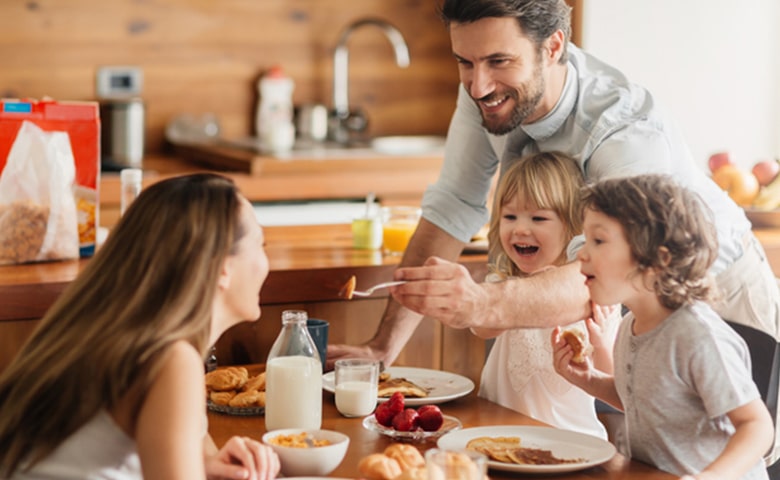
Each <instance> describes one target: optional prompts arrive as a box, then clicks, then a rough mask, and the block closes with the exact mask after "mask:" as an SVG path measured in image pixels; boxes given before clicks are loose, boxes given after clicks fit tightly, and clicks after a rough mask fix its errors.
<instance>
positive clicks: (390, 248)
mask: <svg viewBox="0 0 780 480" xmlns="http://www.w3.org/2000/svg"><path fill="white" fill-rule="evenodd" d="M420 213H421V211H420V209H419V208H417V207H407V206H391V207H383V208H382V250H384V252H385V253H386V254H388V255H403V253H404V250H406V246H407V245H409V239H411V238H412V234H413V233H414V230H415V229H416V228H417V222H418V221H419V220H420Z"/></svg>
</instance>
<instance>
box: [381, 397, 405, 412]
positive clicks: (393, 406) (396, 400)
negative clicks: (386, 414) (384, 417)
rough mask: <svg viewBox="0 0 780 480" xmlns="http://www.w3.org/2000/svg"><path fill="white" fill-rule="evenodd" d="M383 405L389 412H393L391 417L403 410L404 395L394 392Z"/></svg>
mask: <svg viewBox="0 0 780 480" xmlns="http://www.w3.org/2000/svg"><path fill="white" fill-rule="evenodd" d="M385 405H387V406H388V407H389V408H390V411H391V412H393V415H395V414H397V413H400V412H402V411H403V410H404V394H403V393H401V392H395V393H394V394H393V395H392V396H391V397H390V399H389V400H388V401H387V402H385Z"/></svg>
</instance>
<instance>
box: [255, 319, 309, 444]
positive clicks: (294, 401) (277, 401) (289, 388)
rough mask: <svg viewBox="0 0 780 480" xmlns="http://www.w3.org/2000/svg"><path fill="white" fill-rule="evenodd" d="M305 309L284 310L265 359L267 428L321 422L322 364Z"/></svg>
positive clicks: (294, 426) (306, 426) (303, 426)
mask: <svg viewBox="0 0 780 480" xmlns="http://www.w3.org/2000/svg"><path fill="white" fill-rule="evenodd" d="M307 318H308V316H307V314H306V312H305V311H303V310H285V311H283V312H282V331H281V332H279V336H278V337H277V338H276V341H274V344H273V346H272V347H271V351H270V352H269V353H268V360H267V361H266V376H265V379H266V394H265V395H266V396H265V427H266V430H268V431H271V430H278V429H281V428H305V429H311V430H317V429H319V428H320V425H321V424H322V364H321V363H320V355H319V353H318V352H317V347H316V346H315V344H314V340H312V338H311V335H310V334H309V331H308V329H307V328H306V320H307Z"/></svg>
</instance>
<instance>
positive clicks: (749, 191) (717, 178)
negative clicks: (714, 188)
mask: <svg viewBox="0 0 780 480" xmlns="http://www.w3.org/2000/svg"><path fill="white" fill-rule="evenodd" d="M712 180H713V181H714V182H715V183H717V184H718V186H719V187H720V188H722V189H723V190H725V191H726V193H728V195H729V197H731V199H732V200H734V202H735V203H736V204H737V205H740V206H743V207H746V206H749V205H750V204H752V203H753V200H754V199H755V198H756V196H757V195H758V189H759V185H758V179H757V178H756V176H755V175H753V174H752V173H750V172H748V171H746V170H743V169H741V168H739V167H737V166H736V165H734V164H726V165H722V166H721V167H720V168H718V169H717V170H715V171H714V172H713V173H712Z"/></svg>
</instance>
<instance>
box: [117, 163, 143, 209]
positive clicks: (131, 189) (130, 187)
mask: <svg viewBox="0 0 780 480" xmlns="http://www.w3.org/2000/svg"><path fill="white" fill-rule="evenodd" d="M143 176H144V172H143V170H141V169H140V168H125V169H123V170H122V171H121V172H120V173H119V180H120V183H121V185H122V193H121V195H120V197H119V214H120V215H124V214H125V210H127V208H128V207H129V206H130V204H131V203H133V200H135V199H136V197H138V195H140V194H141V188H142V181H143Z"/></svg>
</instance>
